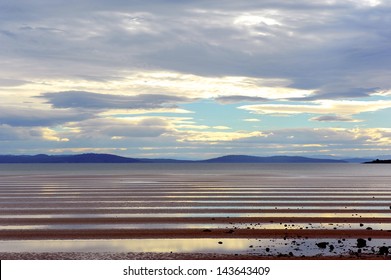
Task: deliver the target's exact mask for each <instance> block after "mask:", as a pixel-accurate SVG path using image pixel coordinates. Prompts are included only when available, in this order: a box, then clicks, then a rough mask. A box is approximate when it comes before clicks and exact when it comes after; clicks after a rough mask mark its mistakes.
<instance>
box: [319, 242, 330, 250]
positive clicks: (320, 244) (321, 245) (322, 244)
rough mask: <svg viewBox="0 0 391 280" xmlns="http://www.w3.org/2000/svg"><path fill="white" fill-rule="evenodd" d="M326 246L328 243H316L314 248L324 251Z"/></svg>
mask: <svg viewBox="0 0 391 280" xmlns="http://www.w3.org/2000/svg"><path fill="white" fill-rule="evenodd" d="M327 245H329V242H320V243H316V246H318V247H319V248H320V249H326V247H327Z"/></svg>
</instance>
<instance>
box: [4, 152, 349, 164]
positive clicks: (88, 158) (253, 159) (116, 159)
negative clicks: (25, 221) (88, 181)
mask: <svg viewBox="0 0 391 280" xmlns="http://www.w3.org/2000/svg"><path fill="white" fill-rule="evenodd" d="M0 163H346V161H343V160H332V159H319V158H307V157H298V156H272V157H257V156H246V155H228V156H222V157H217V158H211V159H207V160H176V159H147V158H128V157H121V156H116V155H111V154H94V153H88V154H77V155H45V154H39V155H33V156H31V155H0Z"/></svg>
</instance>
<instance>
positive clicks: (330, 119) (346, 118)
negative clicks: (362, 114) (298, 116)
mask: <svg viewBox="0 0 391 280" xmlns="http://www.w3.org/2000/svg"><path fill="white" fill-rule="evenodd" d="M310 121H318V122H362V120H356V119H353V118H351V117H349V116H338V115H323V116H319V117H313V118H311V119H310Z"/></svg>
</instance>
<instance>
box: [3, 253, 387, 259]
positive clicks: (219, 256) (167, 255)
mask: <svg viewBox="0 0 391 280" xmlns="http://www.w3.org/2000/svg"><path fill="white" fill-rule="evenodd" d="M0 259H1V260H303V259H305V260H390V259H391V256H384V255H375V254H346V255H338V256H320V255H319V256H311V257H297V256H296V257H295V256H289V255H287V254H281V255H277V256H266V255H245V254H207V253H68V252H67V253H64V252H61V253H0Z"/></svg>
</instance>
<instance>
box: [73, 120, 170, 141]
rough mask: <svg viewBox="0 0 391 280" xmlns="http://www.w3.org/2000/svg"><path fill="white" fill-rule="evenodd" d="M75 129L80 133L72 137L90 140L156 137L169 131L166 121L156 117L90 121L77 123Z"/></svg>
mask: <svg viewBox="0 0 391 280" xmlns="http://www.w3.org/2000/svg"><path fill="white" fill-rule="evenodd" d="M75 127H76V128H77V129H78V130H80V132H78V133H77V135H75V136H74V137H78V138H91V139H98V138H99V139H100V138H102V137H103V138H111V137H125V138H129V137H130V138H134V137H135V138H139V137H158V136H160V135H162V134H163V133H165V132H168V131H170V130H171V129H170V128H169V123H168V122H167V121H165V120H164V119H160V118H157V117H150V118H146V119H141V120H137V119H136V120H126V119H123V120H121V119H91V120H87V121H84V122H79V123H78V124H75ZM70 137H72V136H70Z"/></svg>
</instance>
